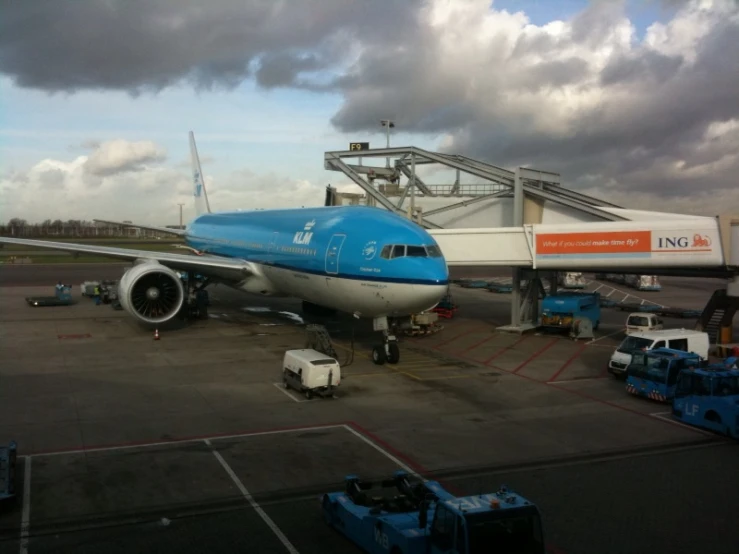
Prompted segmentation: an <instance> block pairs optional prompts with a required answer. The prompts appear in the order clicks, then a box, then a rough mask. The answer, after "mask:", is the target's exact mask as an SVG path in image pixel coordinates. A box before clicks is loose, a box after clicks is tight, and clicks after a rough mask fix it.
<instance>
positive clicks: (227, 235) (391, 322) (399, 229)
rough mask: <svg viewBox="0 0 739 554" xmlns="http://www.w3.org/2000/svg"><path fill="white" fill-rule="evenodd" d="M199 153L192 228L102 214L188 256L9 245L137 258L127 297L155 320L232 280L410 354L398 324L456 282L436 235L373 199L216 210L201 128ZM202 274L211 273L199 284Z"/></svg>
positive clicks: (124, 290) (143, 316)
mask: <svg viewBox="0 0 739 554" xmlns="http://www.w3.org/2000/svg"><path fill="white" fill-rule="evenodd" d="M190 155H191V159H192V171H193V198H194V202H195V211H196V218H195V219H194V220H193V221H192V222H190V223H189V224H188V225H187V228H186V229H184V230H179V229H171V228H168V227H155V226H151V225H136V224H128V223H121V222H115V221H108V220H97V221H104V222H107V223H113V224H121V225H126V226H129V227H140V228H143V229H151V230H155V231H160V232H165V233H170V234H174V235H178V236H181V237H182V238H183V239H184V240H185V243H186V245H187V246H186V248H187V249H188V250H189V251H190V253H188V254H184V253H183V254H177V253H163V252H148V251H146V250H132V249H126V248H115V247H108V246H95V245H88V244H74V243H66V242H64V243H62V242H51V241H40V240H28V239H16V238H9V237H0V243H8V244H23V245H27V246H36V247H41V248H49V249H54V250H62V251H69V252H78V253H85V254H94V255H100V256H106V257H110V258H117V259H124V260H130V261H132V262H133V264H134V265H133V266H132V267H131V268H129V269H127V270H126V271H125V273H124V274H123V276H122V277H121V279H120V282H119V290H118V295H119V299H120V302H121V306H122V307H123V309H124V310H125V311H126V312H127V313H128V314H130V315H132V316H134V317H135V318H137V319H138V320H139V321H141V322H144V323H147V324H160V323H164V322H166V321H169V320H171V319H173V318H175V317H177V316H178V314H180V312H181V310H182V309H183V308H184V307H186V306H187V304H188V303H189V302H191V301H192V299H193V298H194V295H195V292H196V290H198V289H199V288H202V287H203V286H207V285H208V284H211V283H222V284H225V285H227V286H230V287H232V288H235V289H238V290H241V291H245V292H248V293H254V294H258V295H264V296H289V297H295V298H299V299H301V300H302V301H303V309H304V310H306V311H310V310H312V309H315V308H316V307H323V308H328V309H332V310H338V311H342V312H347V313H350V314H352V315H353V316H354V317H356V318H372V319H373V320H374V330H375V331H381V332H382V334H383V344H382V345H378V346H375V347H374V348H373V349H372V359H373V361H374V362H375V363H376V364H383V363H385V362H386V361H387V362H389V363H397V362H398V361H399V360H400V352H399V349H398V345H397V340H396V338H395V331H396V330H397V328H398V327H399V326H402V325H403V324H406V323H407V321H408V318H409V316H410V315H411V314H415V313H419V312H422V311H425V310H428V309H431V308H432V307H434V306H435V305H436V304H437V303H438V302H439V301H440V300H441V298H442V297H443V296H444V295H445V294H446V292H447V288H448V282H449V272H448V269H447V264H446V261H445V259H444V257H443V256H442V253H441V249H440V248H439V246H438V244H437V243H436V241H435V240H434V239H433V238H432V237H431V235H429V234H428V233H427V232H426V231H425V230H424V229H423V228H422V227H420V226H419V225H417V224H416V223H414V222H412V221H410V220H408V219H406V218H404V217H402V216H400V215H397V214H394V213H391V212H389V211H386V210H384V209H382V208H374V207H366V206H326V207H318V208H296V209H280V210H255V211H238V212H215V213H214V212H211V210H210V204H209V202H208V196H207V192H206V190H205V183H204V181H203V177H202V170H201V167H200V160H199V158H198V153H197V148H196V146H195V138H194V135H193V133H192V131H191V132H190ZM178 272H183V273H186V274H187V275H188V278H187V279H186V280H184V281H183V279H181V278H180V275H179V274H178ZM195 275H200V276H202V277H204V278H205V280H204V281H203V282H202V283H199V284H198V283H196V280H195V279H194V278H193V277H194V276H195Z"/></svg>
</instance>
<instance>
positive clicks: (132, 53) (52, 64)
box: [0, 0, 420, 91]
mask: <svg viewBox="0 0 739 554" xmlns="http://www.w3.org/2000/svg"><path fill="white" fill-rule="evenodd" d="M419 2H420V0H410V1H408V0H383V1H382V2H376V1H374V0H373V1H369V0H283V1H278V0H212V1H209V2H202V1H201V0H106V1H98V0H77V1H74V2H67V1H59V2H37V1H32V0H29V1H17V0H2V2H0V12H1V13H2V18H0V71H2V72H3V73H5V74H7V75H9V76H11V77H12V78H14V79H15V81H16V83H17V84H18V85H19V86H22V87H31V88H38V89H43V90H49V91H71V90H78V89H120V90H129V91H144V90H147V89H151V90H158V89H161V88H163V87H166V86H169V85H172V84H174V83H177V82H179V81H181V80H183V79H188V80H189V81H191V82H194V83H195V84H196V85H197V86H199V87H212V86H234V85H236V84H238V83H239V82H241V81H242V80H243V79H244V78H246V77H248V76H249V75H250V64H251V63H252V62H254V61H255V60H256V61H258V59H259V58H260V56H262V55H263V54H267V57H266V65H265V67H266V68H267V69H263V70H262V79H263V82H265V83H266V84H269V83H271V82H272V79H274V78H275V73H274V71H273V69H275V68H274V64H275V63H276V62H275V57H274V56H278V55H279V54H280V53H283V52H284V53H292V52H294V51H296V50H306V51H310V50H312V49H320V47H321V45H322V44H324V43H325V42H326V41H329V42H330V40H329V39H331V38H332V37H334V36H335V35H336V34H337V33H338V34H341V35H342V37H343V38H344V39H345V40H346V41H349V42H350V43H351V41H354V40H356V41H359V40H364V41H371V40H377V41H382V40H383V39H384V38H386V37H388V36H393V35H395V34H397V33H399V32H400V31H401V30H402V29H403V28H405V27H407V25H408V24H409V23H410V22H411V21H412V14H413V12H414V11H415V10H416V9H417V6H418V4H419ZM387 14H391V17H386V15H387ZM285 55H286V56H287V57H286V58H284V59H290V54H285ZM278 60H279V58H278ZM325 61H327V62H328V61H330V60H325ZM270 64H271V65H270ZM270 68H272V69H270ZM311 69H318V67H317V66H315V65H313V66H312V67H311ZM282 71H283V73H282V76H281V77H279V78H277V82H278V83H280V84H285V83H283V82H284V79H285V75H287V77H290V76H291V74H290V73H289V71H288V73H287V74H285V73H284V71H285V65H284V61H283V66H282ZM278 73H279V72H278ZM292 76H294V75H292Z"/></svg>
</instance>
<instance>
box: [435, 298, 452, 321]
mask: <svg viewBox="0 0 739 554" xmlns="http://www.w3.org/2000/svg"><path fill="white" fill-rule="evenodd" d="M431 311H432V312H436V313H437V314H438V315H439V317H443V318H445V319H451V318H453V317H454V313H455V312H456V311H457V305H456V304H455V303H454V301H453V300H452V295H451V293H450V294H447V295H446V296H445V297H444V298H442V299H441V300H440V301H439V303H438V304H437V305H436V306H434V307H433V309H432V310H431Z"/></svg>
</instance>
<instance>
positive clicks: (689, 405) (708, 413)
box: [672, 358, 739, 439]
mask: <svg viewBox="0 0 739 554" xmlns="http://www.w3.org/2000/svg"><path fill="white" fill-rule="evenodd" d="M672 415H673V417H675V418H677V419H678V420H680V421H682V422H683V423H687V424H688V425H694V426H696V427H701V428H703V429H708V430H710V431H714V432H716V433H720V434H722V435H728V436H729V437H733V438H735V439H739V369H736V358H733V359H731V358H730V359H727V360H726V361H725V362H724V363H720V364H711V365H709V366H708V367H704V368H700V369H696V370H693V371H691V370H683V371H681V372H680V375H679V376H678V380H677V387H676V388H675V398H674V400H673V401H672Z"/></svg>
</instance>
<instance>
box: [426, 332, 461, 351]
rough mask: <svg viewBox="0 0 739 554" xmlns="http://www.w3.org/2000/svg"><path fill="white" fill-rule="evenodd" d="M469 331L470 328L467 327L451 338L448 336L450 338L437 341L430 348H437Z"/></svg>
mask: <svg viewBox="0 0 739 554" xmlns="http://www.w3.org/2000/svg"><path fill="white" fill-rule="evenodd" d="M469 332H470V330H469V329H467V330H466V331H464V332H463V333H459V334H458V335H454V336H453V337H452V338H450V339H447V340H445V341H442V342H437V343H436V344H435V345H434V346H433V347H432V348H434V349H438V348H439V347H440V346H441V345H442V344H447V343H450V342H452V341H453V340H457V339H458V338H459V337H463V336H464V335H466V334H467V333H469Z"/></svg>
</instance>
